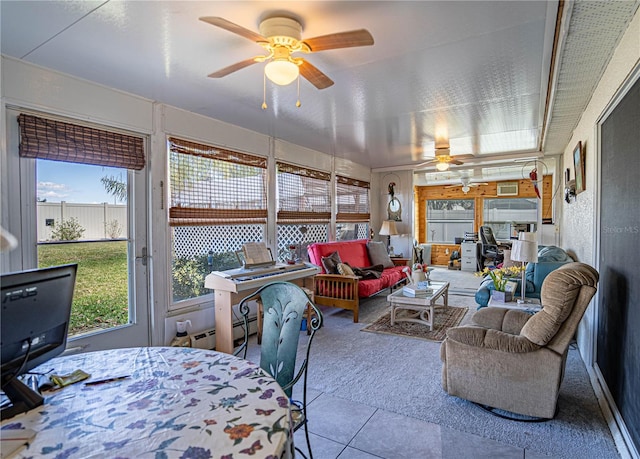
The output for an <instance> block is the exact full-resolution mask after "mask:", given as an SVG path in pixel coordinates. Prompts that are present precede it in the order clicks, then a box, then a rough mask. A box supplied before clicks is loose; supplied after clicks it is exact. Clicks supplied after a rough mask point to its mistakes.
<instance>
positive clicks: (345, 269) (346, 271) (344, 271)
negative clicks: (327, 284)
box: [338, 263, 355, 276]
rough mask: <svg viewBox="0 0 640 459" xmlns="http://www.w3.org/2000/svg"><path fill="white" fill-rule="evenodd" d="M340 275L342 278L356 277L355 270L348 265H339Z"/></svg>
mask: <svg viewBox="0 0 640 459" xmlns="http://www.w3.org/2000/svg"><path fill="white" fill-rule="evenodd" d="M338 274H340V275H341V276H354V275H355V274H354V273H353V269H351V266H349V265H348V264H346V263H338Z"/></svg>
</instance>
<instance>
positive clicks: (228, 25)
mask: <svg viewBox="0 0 640 459" xmlns="http://www.w3.org/2000/svg"><path fill="white" fill-rule="evenodd" d="M200 20H201V21H203V22H206V23H207V24H211V25H213V26H216V27H220V28H221V29H225V30H228V31H229V32H232V33H235V34H236V35H240V36H241V37H244V38H248V39H249V40H251V41H268V40H267V39H266V38H264V37H263V36H262V35H260V34H259V33H256V32H253V31H252V30H249V29H245V28H244V27H242V26H240V25H238V24H235V23H233V22H231V21H227V20H226V19H223V18H219V17H215V16H205V17H201V18H200Z"/></svg>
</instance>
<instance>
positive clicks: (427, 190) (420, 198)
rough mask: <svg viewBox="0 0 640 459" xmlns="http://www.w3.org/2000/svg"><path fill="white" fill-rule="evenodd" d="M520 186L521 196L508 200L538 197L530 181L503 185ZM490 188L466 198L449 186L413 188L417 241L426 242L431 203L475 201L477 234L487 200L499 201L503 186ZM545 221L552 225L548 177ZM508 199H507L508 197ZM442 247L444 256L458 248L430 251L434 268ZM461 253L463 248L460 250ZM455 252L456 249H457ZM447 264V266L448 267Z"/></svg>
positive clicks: (544, 188)
mask: <svg viewBox="0 0 640 459" xmlns="http://www.w3.org/2000/svg"><path fill="white" fill-rule="evenodd" d="M515 181H517V182H518V195H517V196H508V197H510V198H533V197H535V196H536V192H535V189H534V187H533V183H532V182H531V180H524V179H521V180H504V182H515ZM488 183H489V184H488V185H479V186H476V187H471V189H470V190H469V192H468V193H467V194H464V193H463V192H462V189H461V187H459V186H456V187H453V188H449V187H448V185H432V186H416V187H414V200H413V202H414V203H415V206H416V208H415V212H414V215H415V216H416V217H415V218H416V221H415V228H416V230H417V234H416V239H418V242H420V243H426V242H427V216H426V211H427V206H426V201H427V200H429V199H473V200H474V201H475V206H474V209H475V211H474V223H473V225H474V231H478V229H479V228H480V226H482V223H483V219H482V209H483V208H484V198H496V197H498V191H497V190H498V183H502V182H488ZM541 194H542V202H541V206H542V219H543V221H546V220H548V221H551V219H552V217H553V204H552V202H553V201H552V197H553V177H552V176H551V175H545V176H544V178H543V182H542V190H541ZM505 197H507V196H505ZM439 247H442V253H443V254H444V250H446V248H447V247H449V250H452V249H451V247H455V244H451V245H449V244H438V245H434V246H432V248H431V254H432V255H431V260H432V264H441V263H439V262H438V263H436V261H435V260H440V258H441V257H437V256H436V255H435V252H434V249H436V248H438V250H440V249H439ZM457 247H458V250H459V249H460V246H457ZM454 250H455V249H454ZM448 262H449V255H447V258H446V263H448ZM446 263H445V264H446Z"/></svg>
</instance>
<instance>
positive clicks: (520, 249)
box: [511, 233, 538, 304]
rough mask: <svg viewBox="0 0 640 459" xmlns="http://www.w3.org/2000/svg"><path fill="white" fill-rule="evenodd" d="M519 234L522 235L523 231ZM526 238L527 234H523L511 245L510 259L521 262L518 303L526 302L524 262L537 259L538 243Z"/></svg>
mask: <svg viewBox="0 0 640 459" xmlns="http://www.w3.org/2000/svg"><path fill="white" fill-rule="evenodd" d="M520 234H521V235H523V233H520ZM527 239H528V238H527V236H524V235H523V236H522V237H521V238H520V239H518V240H517V241H513V245H512V247H511V259H512V260H513V261H519V262H521V263H522V281H521V283H520V293H521V299H519V300H518V303H519V304H520V303H527V299H526V298H525V290H526V279H525V269H524V264H525V263H529V262H533V263H535V262H536V261H538V243H537V242H536V241H532V240H527Z"/></svg>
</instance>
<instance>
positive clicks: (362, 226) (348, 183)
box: [336, 175, 371, 241]
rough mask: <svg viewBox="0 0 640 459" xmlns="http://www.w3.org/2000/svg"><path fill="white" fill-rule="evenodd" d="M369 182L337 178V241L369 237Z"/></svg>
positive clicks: (338, 176)
mask: <svg viewBox="0 0 640 459" xmlns="http://www.w3.org/2000/svg"><path fill="white" fill-rule="evenodd" d="M369 188H370V185H369V182H365V181H362V180H356V179H352V178H349V177H343V176H340V175H337V176H336V204H337V208H338V213H337V215H336V239H337V240H338V241H343V240H350V239H366V238H368V237H369V221H370V219H371V217H370V212H369Z"/></svg>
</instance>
